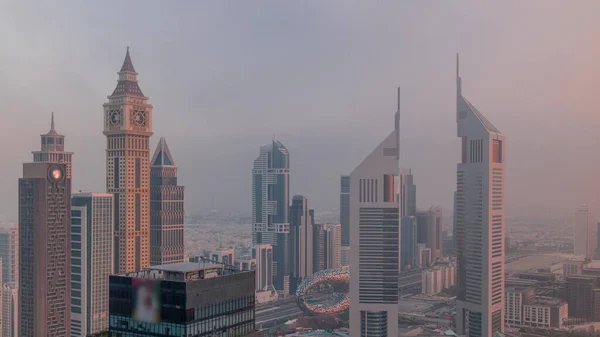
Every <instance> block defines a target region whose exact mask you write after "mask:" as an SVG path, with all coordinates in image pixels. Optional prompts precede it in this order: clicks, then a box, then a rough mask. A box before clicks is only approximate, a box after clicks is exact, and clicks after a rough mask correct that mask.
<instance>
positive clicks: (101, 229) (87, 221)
mask: <svg viewBox="0 0 600 337" xmlns="http://www.w3.org/2000/svg"><path fill="white" fill-rule="evenodd" d="M113 205H114V201H113V195H112V194H108V193H77V194H73V198H72V200H71V266H72V268H71V289H72V291H71V336H73V337H85V336H90V335H93V334H97V333H100V332H102V331H106V330H108V276H109V275H110V274H111V273H112V271H113V259H112V253H113V247H114V243H113V241H114V233H113V219H114V214H113Z"/></svg>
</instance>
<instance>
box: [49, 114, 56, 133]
mask: <svg viewBox="0 0 600 337" xmlns="http://www.w3.org/2000/svg"><path fill="white" fill-rule="evenodd" d="M52 131H54V132H56V130H55V129H54V111H52V117H50V132H52Z"/></svg>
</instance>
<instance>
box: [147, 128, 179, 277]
mask: <svg viewBox="0 0 600 337" xmlns="http://www.w3.org/2000/svg"><path fill="white" fill-rule="evenodd" d="M183 196H184V187H183V186H179V185H177V166H176V165H175V160H173V156H172V155H171V151H170V150H169V146H168V145H167V142H166V141H165V138H164V137H163V138H161V139H160V141H159V142H158V146H157V147H156V151H154V156H153V157H152V160H151V161H150V265H152V266H156V265H161V264H167V263H176V262H183V254H184V246H183V242H184V241H183V225H184V219H185V212H184V208H183V205H184V204H183V200H184V198H183Z"/></svg>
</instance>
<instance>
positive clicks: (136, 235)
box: [103, 47, 152, 273]
mask: <svg viewBox="0 0 600 337" xmlns="http://www.w3.org/2000/svg"><path fill="white" fill-rule="evenodd" d="M118 75H119V78H118V82H117V87H116V88H115V90H114V91H113V93H112V94H111V95H110V96H108V102H107V103H104V105H103V108H104V135H106V190H107V192H108V193H113V194H114V196H115V197H114V202H115V207H114V214H115V217H114V229H115V241H114V242H115V243H114V253H113V257H114V268H115V272H116V273H125V272H133V271H138V270H141V269H142V268H144V267H148V266H149V265H150V162H149V160H150V142H149V140H150V136H152V105H150V104H149V103H148V97H146V96H144V94H143V93H142V90H141V89H140V87H139V84H138V80H137V75H138V73H137V72H136V71H135V68H134V67H133V63H132V62H131V57H130V55H129V47H128V48H127V53H126V54H125V60H124V61H123V66H121V70H120V71H119V72H118Z"/></svg>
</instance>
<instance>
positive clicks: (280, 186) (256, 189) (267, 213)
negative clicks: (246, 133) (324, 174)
mask: <svg viewBox="0 0 600 337" xmlns="http://www.w3.org/2000/svg"><path fill="white" fill-rule="evenodd" d="M289 186H290V154H289V152H288V150H287V149H286V148H285V147H284V146H283V144H281V143H280V142H279V141H277V140H273V143H272V144H270V145H267V146H263V147H261V148H260V155H259V156H258V158H256V160H254V166H253V168H252V242H253V244H262V243H266V244H270V245H272V246H273V262H274V263H273V264H274V268H275V270H274V278H273V284H274V286H275V288H276V289H277V290H281V291H283V292H287V291H289V275H290V268H289V257H288V254H289V249H288V245H289V232H290V224H289V220H288V211H289V200H290V192H289V190H290V188H289Z"/></svg>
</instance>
